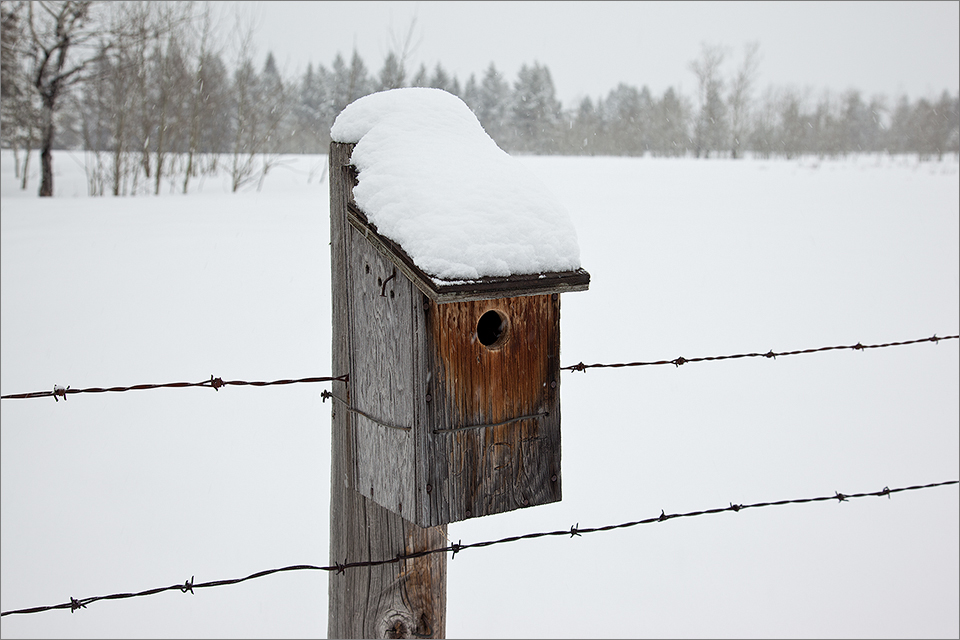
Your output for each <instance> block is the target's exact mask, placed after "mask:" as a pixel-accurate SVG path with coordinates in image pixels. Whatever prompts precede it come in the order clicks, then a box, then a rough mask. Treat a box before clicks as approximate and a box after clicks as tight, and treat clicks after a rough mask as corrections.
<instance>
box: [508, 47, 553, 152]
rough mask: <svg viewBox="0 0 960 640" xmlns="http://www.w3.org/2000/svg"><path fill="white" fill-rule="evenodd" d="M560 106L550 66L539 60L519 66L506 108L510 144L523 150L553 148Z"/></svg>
mask: <svg viewBox="0 0 960 640" xmlns="http://www.w3.org/2000/svg"><path fill="white" fill-rule="evenodd" d="M560 109H561V105H560V101H559V100H557V98H556V91H555V89H554V86H553V79H552V78H551V77H550V70H549V69H548V68H547V67H546V66H544V65H541V64H539V63H534V64H533V66H532V67H531V66H527V65H523V66H522V67H520V72H519V73H518V74H517V81H516V82H515V83H514V89H513V103H512V109H511V112H510V125H511V130H512V131H511V134H512V135H511V148H512V149H515V150H517V151H522V152H527V153H554V152H556V150H557V149H558V147H559V140H558V138H559V135H560V131H559V127H558V125H559V123H560Z"/></svg>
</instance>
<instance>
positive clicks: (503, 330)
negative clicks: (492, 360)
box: [477, 310, 507, 349]
mask: <svg viewBox="0 0 960 640" xmlns="http://www.w3.org/2000/svg"><path fill="white" fill-rule="evenodd" d="M477 339H478V340H479V341H480V344H482V345H483V346H485V347H486V348H488V349H496V348H498V347H500V346H501V345H502V344H503V343H504V341H505V340H506V339H507V318H506V316H504V315H502V314H501V313H500V312H499V311H494V310H490V311H487V312H486V313H485V314H483V315H482V316H480V320H478V321H477Z"/></svg>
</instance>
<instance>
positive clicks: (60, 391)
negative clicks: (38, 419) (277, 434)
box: [0, 374, 349, 402]
mask: <svg viewBox="0 0 960 640" xmlns="http://www.w3.org/2000/svg"><path fill="white" fill-rule="evenodd" d="M348 377H349V376H348V375H346V374H345V375H342V376H323V377H314V378H298V379H296V380H289V379H286V380H271V381H269V382H264V381H254V382H248V381H246V380H223V379H222V378H214V377H213V375H211V376H210V379H209V380H203V381H202V382H164V383H160V384H135V385H132V386H129V387H107V388H104V387H90V388H87V389H72V388H70V387H61V386H60V385H54V387H53V391H31V392H30V393H12V394H9V395H5V396H0V399H2V400H13V399H23V398H49V397H50V396H53V399H54V400H57V401H58V402H59V400H58V398H63V399H64V400H66V399H67V395H69V394H74V393H107V392H122V391H139V390H141V389H163V388H166V389H180V388H184V387H207V388H210V389H213V390H214V391H219V390H220V387H226V386H230V385H233V386H250V387H268V386H273V385H285V384H298V383H302V382H331V381H333V380H338V381H341V382H346V381H347V379H348Z"/></svg>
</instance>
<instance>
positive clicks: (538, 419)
mask: <svg viewBox="0 0 960 640" xmlns="http://www.w3.org/2000/svg"><path fill="white" fill-rule="evenodd" d="M355 146H356V145H355V144H353V143H337V142H334V143H332V144H331V150H330V185H331V210H330V215H331V250H332V270H333V271H332V280H333V287H334V288H333V291H332V298H333V309H334V315H333V334H334V356H333V360H334V370H335V371H336V372H337V375H341V374H342V373H344V372H346V373H348V374H349V380H348V381H346V382H342V383H335V385H334V387H333V389H332V392H331V393H332V395H333V398H334V402H335V406H334V411H335V412H336V415H337V416H340V419H339V420H335V423H339V424H340V425H341V427H342V428H344V429H346V432H345V433H346V436H345V437H344V438H343V439H342V441H343V442H347V443H349V446H352V447H353V461H354V462H353V468H352V469H342V470H340V472H339V473H340V474H341V475H342V481H343V482H344V483H346V484H347V485H348V486H352V487H354V488H355V489H356V491H358V492H359V493H361V494H363V495H364V496H366V497H367V498H369V499H371V500H373V501H374V502H376V503H377V504H379V505H381V506H383V507H385V508H387V509H389V510H390V511H393V512H395V513H397V514H399V515H401V516H402V517H403V518H404V519H406V520H409V521H412V522H414V523H416V524H418V525H419V526H421V527H432V526H436V525H440V524H446V523H449V522H456V521H460V520H464V519H467V518H474V517H478V516H485V515H491V514H495V513H502V512H506V511H511V510H514V509H519V508H523V507H529V506H535V505H541V504H547V503H551V502H557V501H559V500H560V499H561V478H562V474H561V443H560V294H561V293H564V292H571V291H583V290H586V289H587V287H588V285H589V280H590V275H589V274H588V273H587V272H586V271H584V270H583V269H581V268H576V269H570V270H565V271H554V272H538V273H528V274H522V275H508V276H480V277H475V278H469V279H456V278H443V277H438V276H437V275H436V274H433V273H429V272H428V271H427V270H426V269H425V268H423V267H422V266H418V264H417V260H416V256H413V255H411V252H410V251H408V247H406V246H404V245H402V244H401V243H399V242H397V241H395V240H392V239H390V238H389V237H388V236H387V234H386V233H384V232H382V230H381V229H380V228H378V225H377V224H376V223H375V222H374V221H373V220H372V219H371V216H370V215H369V212H368V211H365V210H364V209H363V208H362V207H361V206H360V205H358V204H357V201H356V199H355V197H354V189H355V188H356V187H357V185H358V184H359V182H360V181H362V179H363V176H362V175H361V176H360V177H359V180H358V169H357V167H356V166H355V165H354V164H353V162H352V160H351V158H352V155H353V153H354V148H355ZM407 168H408V169H410V167H407ZM414 170H415V169H414ZM491 188H495V185H491ZM335 428H337V427H336V424H335ZM337 473H338V472H337V471H335V475H336V474H337Z"/></svg>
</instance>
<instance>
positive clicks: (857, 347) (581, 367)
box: [560, 334, 960, 371]
mask: <svg viewBox="0 0 960 640" xmlns="http://www.w3.org/2000/svg"><path fill="white" fill-rule="evenodd" d="M958 338H960V335H952V336H943V337H939V336H937V335H936V334H934V335H932V336H930V337H929V338H920V339H918V340H904V341H903V342H887V343H884V344H861V343H859V342H858V343H857V344H851V345H840V346H834V347H817V348H815V349H798V350H796V351H773V350H770V351H767V352H766V353H736V354H733V355H727V356H703V357H700V358H684V357H683V356H680V357H679V358H674V359H673V360H656V361H651V362H617V363H610V364H604V363H598V364H584V363H583V362H578V363H577V364H574V365H571V366H569V367H560V369H561V370H566V371H586V370H587V369H599V368H611V369H613V368H619V367H646V366H654V365H662V364H672V365H674V366H676V367H679V366H680V365H683V364H687V363H688V362H710V361H714V360H735V359H738V358H774V359H775V358H778V357H780V356H796V355H801V354H808V353H819V352H821V351H837V350H840V349H850V350H853V351H863V350H865V349H883V348H885V347H899V346H903V345H907V344H918V343H921V342H940V341H941V340H956V339H958Z"/></svg>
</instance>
